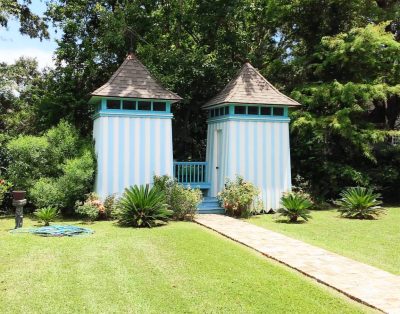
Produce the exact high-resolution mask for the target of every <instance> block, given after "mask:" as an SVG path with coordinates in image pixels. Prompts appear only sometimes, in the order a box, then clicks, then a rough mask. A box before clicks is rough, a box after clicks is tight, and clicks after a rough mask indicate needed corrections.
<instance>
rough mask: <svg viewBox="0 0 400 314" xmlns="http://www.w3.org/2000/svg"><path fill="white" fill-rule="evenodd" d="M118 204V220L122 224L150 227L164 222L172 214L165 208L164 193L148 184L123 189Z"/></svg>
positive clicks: (166, 206)
mask: <svg viewBox="0 0 400 314" xmlns="http://www.w3.org/2000/svg"><path fill="white" fill-rule="evenodd" d="M118 206H119V217H118V218H119V220H118V221H119V223H120V224H121V225H123V226H133V227H150V228H151V227H155V226H158V225H161V224H165V223H166V222H167V221H168V220H169V219H170V217H171V216H172V214H173V212H172V211H171V210H169V209H167V208H168V205H167V204H166V203H165V195H164V194H163V193H162V192H161V191H160V190H159V189H157V188H154V187H152V188H150V187H149V185H146V186H143V185H141V186H137V185H135V186H131V187H130V188H127V189H125V192H124V194H123V195H122V197H121V200H120V201H119V203H118Z"/></svg>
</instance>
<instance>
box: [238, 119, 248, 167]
mask: <svg viewBox="0 0 400 314" xmlns="http://www.w3.org/2000/svg"><path fill="white" fill-rule="evenodd" d="M245 136H246V122H243V121H240V122H239V142H238V148H239V149H240V152H239V160H238V161H237V162H238V167H237V171H238V174H240V175H244V172H245V166H246V164H245V163H246V160H245V159H246V146H247V145H246V143H247V139H246V138H245Z"/></svg>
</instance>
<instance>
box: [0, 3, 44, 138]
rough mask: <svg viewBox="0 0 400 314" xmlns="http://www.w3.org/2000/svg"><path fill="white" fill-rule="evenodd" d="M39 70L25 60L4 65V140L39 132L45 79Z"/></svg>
mask: <svg viewBox="0 0 400 314" xmlns="http://www.w3.org/2000/svg"><path fill="white" fill-rule="evenodd" d="M0 6H1V5H0ZM0 14H1V13H0ZM37 67H38V63H37V61H36V60H34V59H32V58H25V57H21V58H19V59H17V60H16V61H15V63H12V64H6V63H0V129H1V130H2V134H3V135H4V136H12V137H16V136H18V135H22V134H28V133H32V132H35V131H36V130H37V126H38V124H39V121H38V120H40V119H39V117H37V115H36V112H35V106H34V104H35V100H36V98H37V95H36V92H35V91H36V90H37V87H38V84H39V82H40V81H41V80H42V78H43V75H44V74H43V73H40V72H39V70H38V69H37Z"/></svg>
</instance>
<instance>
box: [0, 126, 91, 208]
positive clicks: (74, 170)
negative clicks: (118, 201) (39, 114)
mask: <svg viewBox="0 0 400 314" xmlns="http://www.w3.org/2000/svg"><path fill="white" fill-rule="evenodd" d="M7 154H8V158H9V159H10V160H12V162H11V163H10V164H9V166H8V168H7V178H8V179H9V180H11V181H12V182H14V184H15V186H16V187H17V188H19V189H26V190H27V191H28V197H31V198H32V200H33V203H34V205H35V206H36V207H39V208H40V207H48V206H51V207H55V208H58V209H64V212H65V213H71V209H72V208H73V206H74V204H75V202H76V201H77V200H81V199H82V197H83V195H85V194H86V193H89V191H90V190H91V187H92V183H93V177H94V169H95V160H94V154H93V148H92V145H90V144H89V143H87V142H86V141H84V140H82V139H81V138H80V137H79V135H78V133H77V131H76V129H75V128H74V127H72V125H70V124H69V123H67V122H64V121H61V122H60V123H59V124H58V125H57V126H56V127H54V128H51V129H50V130H48V131H47V132H46V133H45V134H44V135H43V136H31V135H25V136H20V137H18V138H16V139H12V140H11V141H9V142H8V144H7Z"/></svg>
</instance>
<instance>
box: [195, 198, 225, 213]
mask: <svg viewBox="0 0 400 314" xmlns="http://www.w3.org/2000/svg"><path fill="white" fill-rule="evenodd" d="M197 210H198V213H199V214H223V213H224V209H223V208H222V207H221V206H220V205H219V201H218V199H217V198H216V197H209V196H207V197H204V198H203V201H202V202H201V203H200V204H199V206H197Z"/></svg>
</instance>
